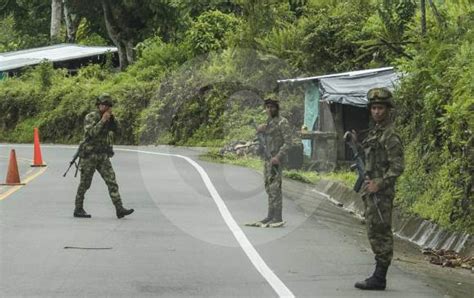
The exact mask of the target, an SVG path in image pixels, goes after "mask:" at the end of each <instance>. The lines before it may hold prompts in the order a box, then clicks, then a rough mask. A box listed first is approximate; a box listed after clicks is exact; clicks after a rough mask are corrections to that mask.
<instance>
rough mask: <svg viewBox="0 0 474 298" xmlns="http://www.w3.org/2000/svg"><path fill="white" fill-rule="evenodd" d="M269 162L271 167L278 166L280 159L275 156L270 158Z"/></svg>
mask: <svg viewBox="0 0 474 298" xmlns="http://www.w3.org/2000/svg"><path fill="white" fill-rule="evenodd" d="M270 162H271V163H272V165H279V164H280V159H279V158H278V157H276V156H275V157H272V159H271V160H270Z"/></svg>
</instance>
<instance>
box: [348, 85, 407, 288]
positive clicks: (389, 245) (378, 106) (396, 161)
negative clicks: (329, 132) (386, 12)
mask: <svg viewBox="0 0 474 298" xmlns="http://www.w3.org/2000/svg"><path fill="white" fill-rule="evenodd" d="M367 99H368V101H369V110H370V114H371V116H372V118H373V120H374V122H375V126H374V127H373V128H372V129H370V130H369V132H368V135H367V137H366V138H365V139H364V140H363V141H362V143H361V144H360V145H361V148H360V150H361V151H362V152H361V153H362V156H363V157H364V158H365V174H366V177H365V179H366V180H365V184H364V186H363V189H362V199H363V201H364V205H365V217H366V224H367V235H368V238H369V242H370V245H371V247H372V251H373V252H374V254H375V261H376V267H375V272H374V273H373V275H372V276H371V277H369V278H367V279H366V280H364V281H361V282H357V283H356V284H355V287H356V288H359V289H362V290H385V287H386V276H387V270H388V267H389V266H390V263H391V261H392V257H393V233H392V208H393V199H394V197H395V181H396V179H397V177H398V176H400V175H401V174H402V172H403V169H404V162H403V147H402V143H401V140H400V137H399V136H398V135H397V133H396V132H395V128H394V125H393V123H392V122H391V117H390V111H391V109H392V108H393V107H394V105H393V103H392V93H391V92H390V91H389V90H388V89H386V88H373V89H371V90H369V92H368V93H367Z"/></svg>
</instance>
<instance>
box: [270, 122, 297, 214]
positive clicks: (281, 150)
mask: <svg viewBox="0 0 474 298" xmlns="http://www.w3.org/2000/svg"><path fill="white" fill-rule="evenodd" d="M264 135H265V145H266V149H267V151H268V153H270V154H267V156H268V157H266V158H265V166H264V179H265V190H266V192H267V194H268V214H269V215H270V216H272V218H273V220H274V221H282V193H281V182H282V167H283V163H284V160H285V159H286V154H287V153H288V150H289V148H290V146H291V129H290V125H289V123H288V120H286V119H285V118H283V117H280V116H276V117H274V118H269V119H268V120H267V126H266V129H265V134H264ZM269 156H272V157H277V158H278V159H279V160H280V165H273V164H272V163H271V161H270V158H269Z"/></svg>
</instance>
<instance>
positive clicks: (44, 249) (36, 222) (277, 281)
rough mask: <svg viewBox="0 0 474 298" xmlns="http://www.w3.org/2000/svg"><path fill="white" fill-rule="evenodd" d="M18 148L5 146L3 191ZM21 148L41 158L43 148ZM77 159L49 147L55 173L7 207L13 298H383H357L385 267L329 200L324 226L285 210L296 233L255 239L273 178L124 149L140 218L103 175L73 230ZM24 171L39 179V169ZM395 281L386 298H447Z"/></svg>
mask: <svg viewBox="0 0 474 298" xmlns="http://www.w3.org/2000/svg"><path fill="white" fill-rule="evenodd" d="M9 148H10V147H9V146H8V145H4V146H0V179H2V181H3V179H4V176H3V175H4V172H5V169H6V160H5V158H4V157H5V156H7V153H8V150H9ZM15 148H16V150H17V154H18V156H19V157H20V158H30V157H31V154H32V148H31V146H15ZM74 149H75V148H66V147H64V146H43V157H44V160H45V161H46V162H47V163H48V168H47V170H46V171H45V172H44V173H43V174H42V175H40V176H39V177H37V178H36V179H34V180H33V181H31V182H30V183H28V185H26V186H25V187H23V188H21V189H20V190H18V191H16V192H15V193H13V194H12V195H10V196H8V197H7V198H5V199H3V200H1V201H0V237H1V238H0V296H1V297H16V296H38V297H73V296H79V297H119V296H120V297H146V296H155V297H156V296H173V297H174V296H181V297H188V296H204V297H207V296H214V297H229V296H240V297H275V296H278V295H283V294H285V293H286V294H292V295H295V296H297V297H303V296H307V297H380V296H381V293H380V292H363V291H360V290H357V289H354V288H353V283H354V282H355V281H357V280H359V279H361V278H362V277H365V276H366V275H367V274H369V273H370V272H371V270H372V266H373V259H372V256H371V254H370V253H368V252H367V251H366V248H365V247H364V245H363V244H361V243H360V241H359V240H358V239H359V238H360V237H352V236H351V235H350V233H346V232H345V231H347V229H351V227H352V225H357V221H356V220H355V219H349V220H348V219H342V216H343V215H342V214H341V211H340V209H338V208H337V207H333V206H332V205H330V204H327V203H323V201H324V200H323V199H321V202H322V203H321V204H319V205H318V204H316V206H315V212H314V214H305V213H304V212H302V209H301V208H300V207H299V206H298V205H297V204H296V203H295V202H294V201H293V200H285V201H284V217H285V219H286V220H287V222H288V224H287V226H286V227H285V228H282V229H259V228H249V227H244V226H243V223H245V222H249V221H252V220H255V219H260V218H261V217H262V216H263V215H265V212H266V198H265V194H264V190H263V188H262V185H261V184H262V177H261V175H260V174H258V173H257V172H255V171H252V170H249V169H245V168H240V167H234V166H226V165H217V164H211V163H206V162H202V161H199V160H198V159H197V152H196V151H194V150H189V149H170V148H165V147H160V148H132V147H128V148H126V149H125V150H128V151H125V150H123V148H122V150H120V149H117V150H116V156H115V157H114V158H113V165H114V167H115V170H116V172H117V178H118V182H119V185H120V190H121V194H122V198H123V201H124V205H125V206H126V207H129V208H130V207H131V208H135V213H134V214H133V215H131V216H130V217H127V218H125V219H121V220H118V219H116V218H115V213H114V208H113V205H112V203H111V201H110V199H109V198H108V195H107V191H106V187H105V185H104V183H103V182H102V180H101V179H100V177H99V176H98V174H96V176H95V178H94V181H93V185H92V188H91V189H90V190H89V192H88V193H87V196H86V203H85V208H86V210H87V211H88V212H89V213H91V214H92V216H93V217H92V219H76V218H73V217H72V212H73V207H74V206H73V205H74V204H73V201H74V195H75V192H76V188H77V185H78V178H76V179H75V178H74V177H73V171H72V172H70V173H69V175H68V177H66V178H63V177H62V174H63V172H64V170H65V168H66V166H67V163H68V161H69V159H70V157H71V156H72V154H73V152H74ZM136 150H142V151H143V152H137V151H136ZM145 151H146V152H145ZM147 152H148V153H147ZM149 152H159V153H165V154H178V155H181V156H186V157H188V158H191V159H193V160H195V161H197V163H198V164H199V165H197V164H194V165H193V164H191V163H190V160H186V159H184V158H183V157H175V156H168V155H156V154H150V153H149ZM20 167H21V172H22V175H27V172H28V171H29V168H28V163H27V162H25V161H22V162H20ZM198 168H200V169H201V170H202V171H201V172H198V170H197V169H198ZM29 174H31V173H29ZM203 177H204V179H206V177H208V178H209V181H207V184H206V182H205V180H203ZM214 187H215V192H213V193H210V192H209V190H211V191H212V190H213V189H214ZM6 190H7V188H5V187H0V195H1V193H2V192H3V193H4V192H5V191H6ZM220 200H221V201H220ZM344 217H346V218H347V215H344ZM339 219H340V220H339ZM234 220H235V222H234ZM233 223H234V224H235V223H237V225H233ZM247 240H248V242H246V241H247ZM65 247H79V248H88V249H74V248H71V249H65ZM389 277H390V280H389V289H388V290H387V291H386V292H384V293H383V296H384V297H443V293H442V290H439V289H438V288H433V287H432V286H430V281H429V279H427V277H426V276H424V277H420V276H419V275H415V274H414V273H413V272H411V271H410V270H402V269H400V268H398V267H397V266H392V268H391V269H390V272H389Z"/></svg>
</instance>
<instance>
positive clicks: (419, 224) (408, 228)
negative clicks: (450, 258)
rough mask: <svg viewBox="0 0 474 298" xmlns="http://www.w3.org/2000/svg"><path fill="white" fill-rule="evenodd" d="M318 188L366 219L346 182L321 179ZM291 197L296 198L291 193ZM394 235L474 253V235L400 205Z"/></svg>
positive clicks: (426, 245)
mask: <svg viewBox="0 0 474 298" xmlns="http://www.w3.org/2000/svg"><path fill="white" fill-rule="evenodd" d="M312 187H313V189H314V191H315V192H317V193H319V194H321V195H322V196H324V197H326V198H327V199H328V200H330V201H332V202H333V203H334V204H336V205H338V206H340V207H343V208H344V209H345V210H347V211H348V212H350V213H351V214H354V215H355V216H357V217H359V218H363V213H364V204H363V202H362V200H361V198H360V196H359V194H357V193H356V192H355V191H353V190H352V189H350V188H348V187H347V186H345V185H343V184H342V183H339V182H336V181H329V180H320V181H319V182H318V183H317V184H316V185H313V186H312ZM290 197H294V195H293V196H291V195H290ZM392 228H393V231H394V234H395V235H396V236H397V237H399V238H401V239H403V240H406V241H409V242H411V243H414V244H416V245H417V246H419V247H420V248H432V249H446V250H454V251H456V252H458V253H460V254H461V255H464V256H473V255H474V236H473V235H470V234H468V233H460V232H453V231H449V230H447V229H444V228H442V227H440V226H439V225H437V224H435V223H432V222H430V221H428V220H425V219H422V218H420V217H418V216H403V215H402V213H401V212H400V210H399V209H398V208H395V209H394V211H393V222H392Z"/></svg>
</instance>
